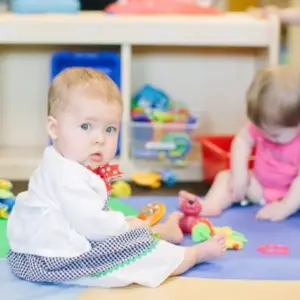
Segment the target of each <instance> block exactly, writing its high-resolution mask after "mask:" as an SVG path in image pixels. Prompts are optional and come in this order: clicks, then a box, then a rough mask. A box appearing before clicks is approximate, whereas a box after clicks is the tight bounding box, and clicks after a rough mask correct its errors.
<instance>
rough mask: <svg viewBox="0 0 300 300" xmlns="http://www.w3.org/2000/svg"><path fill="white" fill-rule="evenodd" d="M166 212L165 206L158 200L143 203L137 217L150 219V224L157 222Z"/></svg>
mask: <svg viewBox="0 0 300 300" xmlns="http://www.w3.org/2000/svg"><path fill="white" fill-rule="evenodd" d="M165 212H166V207H165V205H164V204H163V203H160V202H151V203H149V204H147V205H145V206H144V207H143V208H142V209H141V210H140V212H139V214H138V218H140V219H142V220H147V219H150V226H153V225H155V224H156V223H158V222H159V221H160V220H161V218H162V217H163V216H164V214H165Z"/></svg>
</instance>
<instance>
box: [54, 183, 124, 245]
mask: <svg viewBox="0 0 300 300" xmlns="http://www.w3.org/2000/svg"><path fill="white" fill-rule="evenodd" d="M58 195H59V202H60V204H61V206H62V210H63V213H64V215H65V217H66V219H67V220H68V222H69V224H70V226H71V227H72V228H74V229H75V230H76V231H77V232H78V233H79V234H81V235H83V236H85V237H86V238H87V239H90V240H94V241H101V240H104V239H106V238H108V237H111V236H114V235H118V234H121V233H123V232H125V231H127V230H128V229H129V224H128V222H127V221H126V218H125V216H124V214H122V213H121V212H117V211H103V210H102V209H103V207H104V204H105V199H106V197H107V195H106V192H105V191H104V190H103V195H99V194H98V193H97V192H96V191H94V190H93V189H92V188H90V187H89V186H87V184H86V183H84V182H82V180H81V179H78V180H77V179H76V178H75V179H74V178H73V180H72V183H71V184H67V183H66V184H62V185H61V186H60V187H59V191H58Z"/></svg>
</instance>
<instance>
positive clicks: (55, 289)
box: [0, 197, 300, 300]
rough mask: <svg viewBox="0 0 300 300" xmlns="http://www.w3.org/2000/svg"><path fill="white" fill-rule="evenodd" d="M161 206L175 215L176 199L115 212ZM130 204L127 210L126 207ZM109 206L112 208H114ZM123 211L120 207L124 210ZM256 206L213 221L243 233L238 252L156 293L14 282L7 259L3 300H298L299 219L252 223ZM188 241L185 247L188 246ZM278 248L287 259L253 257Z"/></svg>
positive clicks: (0, 285)
mask: <svg viewBox="0 0 300 300" xmlns="http://www.w3.org/2000/svg"><path fill="white" fill-rule="evenodd" d="M152 201H161V202H164V203H165V204H166V207H167V213H170V212H172V211H174V210H177V209H178V205H177V198H176V197H132V198H130V199H128V200H124V202H118V201H116V202H117V203H114V204H115V205H116V206H115V209H119V210H123V209H124V207H125V209H126V211H127V214H128V215H132V214H136V212H137V211H138V210H139V209H140V208H142V207H143V206H144V205H145V204H148V203H150V202H152ZM128 204H129V205H128ZM112 206H113V205H112ZM123 206H124V207H123ZM258 209H259V207H256V206H249V207H234V208H232V209H230V210H228V211H226V212H225V213H224V214H223V215H222V216H221V217H218V218H211V221H212V222H213V224H214V225H215V226H231V227H232V228H233V229H234V230H237V231H239V232H241V233H243V234H244V235H245V236H246V238H247V239H248V243H246V245H245V246H244V248H243V249H242V250H238V251H228V252H227V253H226V255H225V256H224V257H223V258H221V259H218V260H216V261H213V262H210V263H204V264H201V265H198V266H197V267H195V268H193V269H192V270H190V271H188V272H187V273H186V274H184V276H183V277H180V278H173V279H170V280H167V282H166V283H165V284H163V285H162V286H161V287H159V288H157V289H147V288H143V287H137V286H130V287H128V288H122V289H114V290H106V289H91V288H79V287H74V286H59V285H44V284H31V283H27V282H24V281H21V280H19V279H17V278H15V277H14V276H13V275H12V274H11V273H10V271H9V268H8V266H7V263H6V260H5V258H2V259H1V260H0V289H1V294H2V295H3V296H5V299H10V300H14V299H24V300H25V299H31V300H37V299H46V300H55V299H66V300H69V299H80V300H95V299H100V298H102V297H104V298H105V297H109V298H110V299H111V300H114V299H120V297H122V298H124V299H126V297H128V298H130V299H132V298H138V297H140V298H141V297H142V298H143V299H144V300H147V299H153V297H161V296H162V297H163V298H164V299H182V298H183V297H185V298H186V297H189V298H190V299H198V298H199V295H201V297H203V296H206V297H210V298H211V299H217V298H221V297H222V298H225V300H226V299H230V300H235V299H239V300H240V299H243V300H247V299H249V300H250V296H251V300H252V299H253V295H251V293H250V291H252V292H253V291H254V293H255V298H258V299H264V300H267V299H272V300H277V299H278V300H279V299H280V300H281V299H284V298H287V299H292V300H294V299H295V300H296V299H297V300H298V299H299V294H300V284H299V280H300V271H299V270H300V239H299V230H300V214H298V215H295V216H293V217H292V218H290V219H288V220H287V221H284V222H280V223H271V222H265V221H258V220H255V219H254V216H255V212H256V211H257V210H258ZM4 229H5V224H3V222H2V223H0V245H1V247H0V250H1V251H2V254H3V253H5V252H6V250H7V247H8V245H7V244H6V246H5V247H2V245H4V241H5V233H4ZM192 243H193V242H192V241H191V239H190V237H189V236H186V238H185V240H184V244H185V245H191V244H192ZM269 243H272V244H278V245H281V246H284V247H286V248H287V249H288V253H285V254H277V255H274V254H273V255H267V254H263V253H261V252H259V251H257V248H258V247H259V246H261V245H264V244H269Z"/></svg>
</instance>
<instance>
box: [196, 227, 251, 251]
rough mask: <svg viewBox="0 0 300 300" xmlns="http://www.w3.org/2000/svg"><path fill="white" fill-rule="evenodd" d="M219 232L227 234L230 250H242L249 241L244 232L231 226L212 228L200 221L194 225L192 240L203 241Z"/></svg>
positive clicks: (227, 245) (227, 244)
mask: <svg viewBox="0 0 300 300" xmlns="http://www.w3.org/2000/svg"><path fill="white" fill-rule="evenodd" d="M218 232H222V233H224V234H225V239H226V248H227V249H228V250H240V249H242V248H243V247H244V244H245V243H246V242H247V239H246V238H245V236H244V235H243V234H241V233H240V232H237V231H235V230H233V229H232V228H231V227H228V226H224V227H212V230H211V229H210V228H209V227H208V226H207V224H205V223H198V224H196V225H195V226H194V227H193V229H192V240H193V241H194V242H198V243H199V242H203V241H206V240H208V239H209V238H210V237H211V236H212V235H214V234H216V233H218Z"/></svg>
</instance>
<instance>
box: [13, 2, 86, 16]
mask: <svg viewBox="0 0 300 300" xmlns="http://www.w3.org/2000/svg"><path fill="white" fill-rule="evenodd" d="M9 9H10V10H11V11H12V12H14V13H19V14H41V13H57V14H59V13H62V14H66V13H67V14H73V13H78V12H79V11H80V1H79V0H10V2H9Z"/></svg>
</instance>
